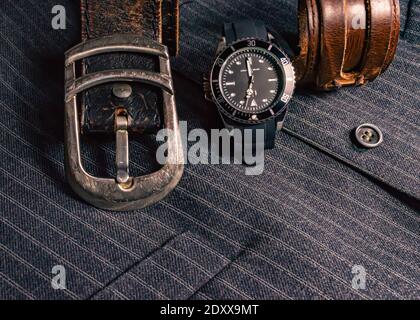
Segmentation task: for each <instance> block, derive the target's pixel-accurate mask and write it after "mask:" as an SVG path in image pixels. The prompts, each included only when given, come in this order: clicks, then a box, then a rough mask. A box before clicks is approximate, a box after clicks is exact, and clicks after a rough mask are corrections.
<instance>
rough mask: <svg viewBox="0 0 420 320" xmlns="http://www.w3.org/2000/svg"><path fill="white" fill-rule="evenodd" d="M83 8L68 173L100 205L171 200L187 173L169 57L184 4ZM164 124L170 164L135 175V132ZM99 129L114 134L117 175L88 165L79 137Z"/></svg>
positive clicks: (88, 4)
mask: <svg viewBox="0 0 420 320" xmlns="http://www.w3.org/2000/svg"><path fill="white" fill-rule="evenodd" d="M81 10H82V40H83V42H82V43H81V44H79V45H78V46H76V47H74V48H72V49H70V50H69V51H68V52H67V53H66V107H65V108H66V109H65V134H66V139H65V146H66V151H65V158H66V174H67V177H68V180H69V182H70V184H71V185H72V187H73V189H74V190H75V191H76V192H77V193H78V194H79V195H80V196H81V197H82V198H84V199H85V200H86V201H88V202H89V203H92V204H93V205H95V206H97V207H100V208H105V209H112V210H130V209H138V208H142V207H145V206H148V205H150V204H153V203H155V202H157V201H159V200H160V199H162V198H163V197H165V196H166V195H167V194H168V193H169V192H170V191H171V190H172V189H173V188H174V187H175V186H176V185H177V184H178V182H179V180H180V178H181V176H182V172H183V165H182V164H181V163H182V160H183V155H182V146H181V139H180V133H179V127H178V119H177V113H176V109H175V99H174V90H173V83H172V75H171V69H170V62H169V52H171V53H172V54H176V53H177V51H178V37H179V3H178V0H82V1H81ZM164 44H167V45H168V46H169V48H168V47H166V46H165V45H164ZM79 101H80V108H79V106H78V102H79ZM162 127H164V128H165V129H168V130H169V132H171V133H172V134H170V135H168V136H169V138H168V142H167V143H168V157H167V163H166V164H165V165H164V166H163V168H162V169H161V170H159V171H158V172H156V173H153V174H150V175H146V176H142V177H130V175H129V152H128V145H129V143H128V136H129V134H135V133H156V132H157V131H158V130H159V129H161V128H162ZM92 133H108V134H109V133H112V134H115V137H116V166H117V177H116V178H115V179H113V178H98V177H93V176H91V175H89V174H87V173H86V171H85V170H84V168H83V166H82V163H81V154H80V134H92Z"/></svg>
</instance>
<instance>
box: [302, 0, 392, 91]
mask: <svg viewBox="0 0 420 320" xmlns="http://www.w3.org/2000/svg"><path fill="white" fill-rule="evenodd" d="M399 17H400V6H399V1H398V0H299V41H300V44H299V49H300V52H299V55H298V56H297V57H296V59H295V60H294V65H295V68H296V74H297V82H298V84H299V86H305V87H312V88H316V89H319V90H332V89H337V88H341V87H343V86H358V85H364V84H366V83H367V82H369V81H373V80H374V79H375V78H376V77H378V76H379V75H380V74H382V73H383V72H384V71H385V70H386V69H387V68H388V66H389V65H390V63H391V62H392V60H393V58H394V56H395V52H396V48H397V43H398V38H399V30H400V18H399Z"/></svg>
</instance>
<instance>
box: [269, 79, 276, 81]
mask: <svg viewBox="0 0 420 320" xmlns="http://www.w3.org/2000/svg"><path fill="white" fill-rule="evenodd" d="M276 81H277V79H268V82H276Z"/></svg>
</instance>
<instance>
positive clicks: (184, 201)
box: [0, 0, 420, 300]
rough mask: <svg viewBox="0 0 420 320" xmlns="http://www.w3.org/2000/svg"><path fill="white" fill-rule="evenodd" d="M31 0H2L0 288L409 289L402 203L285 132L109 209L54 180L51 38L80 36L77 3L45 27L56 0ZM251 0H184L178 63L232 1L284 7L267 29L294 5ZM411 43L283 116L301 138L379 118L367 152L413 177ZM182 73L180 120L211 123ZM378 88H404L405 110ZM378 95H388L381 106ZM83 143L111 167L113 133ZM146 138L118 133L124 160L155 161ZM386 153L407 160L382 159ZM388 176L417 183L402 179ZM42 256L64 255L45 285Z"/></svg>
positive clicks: (58, 91) (270, 295)
mask: <svg viewBox="0 0 420 320" xmlns="http://www.w3.org/2000/svg"><path fill="white" fill-rule="evenodd" d="M29 2H30V3H31V5H32V6H31V8H30V9H28V7H27V3H28V2H27V1H11V0H6V1H3V2H2V3H1V4H0V7H1V10H0V17H1V19H0V41H1V44H2V46H1V47H0V111H1V112H0V130H1V132H2V134H1V135H0V159H1V161H0V179H1V181H0V182H1V184H0V208H1V212H0V298H1V299H122V300H124V299H221V298H225V299H303V298H307V299H334V298H341V299H377V298H383V299H403V298H412V299H419V298H420V278H419V271H420V270H419V269H420V263H419V262H420V250H419V240H420V239H419V238H420V236H419V235H420V224H419V223H420V217H419V215H418V213H417V212H416V211H415V209H414V208H413V207H412V206H410V203H409V202H404V201H403V200H404V198H400V197H398V196H396V195H395V193H394V192H392V190H391V191H389V190H385V189H384V188H383V186H382V185H380V184H377V183H375V182H374V181H372V180H371V179H370V178H369V177H366V176H364V175H362V174H359V173H358V172H356V171H355V170H354V169H353V168H352V167H350V166H347V165H344V164H343V163H340V162H338V161H336V160H334V159H332V158H331V157H329V156H328V155H326V154H324V153H322V152H320V151H318V150H317V149H315V148H313V147H311V146H310V145H308V144H307V143H305V142H303V141H301V140H299V139H297V138H296V137H293V136H291V135H289V134H287V133H285V132H282V133H279V134H278V135H279V136H278V139H277V142H276V149H275V150H273V151H270V152H269V153H268V154H267V160H266V164H265V165H266V168H265V172H264V174H263V175H262V176H258V177H246V176H245V175H244V168H243V167H241V166H202V165H200V166H187V167H186V171H185V176H184V178H183V180H182V182H181V184H180V185H179V187H178V188H177V189H176V190H175V191H174V192H173V193H172V194H171V195H170V196H169V197H168V198H167V199H165V200H164V201H162V202H161V203H159V204H157V205H155V206H153V207H150V208H146V209H143V210H139V211H136V212H131V213H123V214H115V213H111V212H107V211H104V210H99V209H95V208H92V207H90V206H88V205H86V204H85V203H83V202H81V201H80V200H79V199H78V198H76V196H75V195H74V194H73V192H72V191H71V190H70V188H69V187H68V185H67V183H66V182H65V179H64V166H63V159H62V154H63V145H62V100H63V98H62V95H63V92H62V86H61V83H62V81H63V80H62V70H63V69H62V62H63V61H62V60H63V53H64V50H66V49H68V48H69V47H71V46H72V45H73V44H75V43H77V42H78V37H79V30H78V17H77V12H78V6H77V3H75V2H74V1H65V4H66V8H67V13H68V17H69V20H68V30H67V31H60V32H58V31H53V30H51V29H50V27H49V26H50V14H49V12H50V9H51V7H52V6H53V5H55V3H54V2H53V1H49V0H46V1H43V2H41V3H38V2H35V1H34V0H30V1H29ZM255 3H256V1H236V0H235V1H229V3H227V2H226V1H218V0H217V1H193V2H191V3H189V4H185V5H184V6H183V7H182V8H183V9H182V14H183V23H184V31H183V32H184V34H183V45H184V48H183V53H182V55H181V57H180V58H179V59H178V60H177V61H176V63H175V64H176V69H177V70H178V71H180V72H182V73H183V75H184V76H187V77H189V78H191V79H193V80H197V79H198V78H199V77H200V72H201V71H203V70H204V68H205V67H207V66H206V63H207V60H206V59H210V58H211V56H212V54H213V49H214V42H213V41H212V40H211V41H212V42H211V43H210V42H207V41H204V40H203V38H205V39H207V36H209V39H212V38H216V35H217V33H218V30H219V25H220V24H219V21H218V20H220V19H225V16H223V17H221V13H220V12H222V15H225V14H226V15H227V16H228V15H230V14H233V12H235V11H236V10H238V9H241V10H243V11H240V14H242V13H243V14H244V15H246V14H247V13H248V14H249V12H254V13H255V14H256V15H257V16H262V15H266V16H267V17H268V19H269V20H270V21H272V22H273V21H274V20H276V21H277V19H276V17H278V16H284V17H285V19H284V25H283V23H281V22H279V21H277V22H276V23H277V24H278V25H277V26H278V28H280V27H281V26H282V25H283V27H284V28H285V29H286V30H288V31H290V32H294V31H295V30H294V18H293V17H292V16H291V15H290V14H287V15H286V14H285V12H290V10H291V8H292V7H293V6H292V5H290V4H289V3H293V2H292V1H289V2H286V1H284V2H282V3H283V5H281V6H276V8H274V9H273V8H272V6H271V2H261V1H258V3H259V6H258V8H257V7H256V6H255ZM403 5H404V2H403ZM204 8H206V11H204ZM221 8H223V10H222V9H221ZM219 9H220V10H219ZM288 10H289V11H288ZM407 10H408V7H407ZM267 12H268V13H267ZM192 26H194V27H195V28H196V29H195V31H194V33H191V34H190V33H189V32H190V31H189V30H192ZM11 30H12V31H11ZM197 30H198V31H197ZM29 33H30V34H31V37H28V36H27V34H29ZM194 34H201V35H203V36H202V37H200V38H199V37H197V36H195V35H194ZM416 55H417V49H416V48H415V46H413V45H409V44H407V43H405V42H402V45H401V46H400V49H399V53H398V57H397V60H396V61H395V63H394V64H393V65H392V66H391V70H390V71H388V73H387V74H385V75H384V76H383V78H382V79H381V80H380V82H379V81H378V84H377V86H376V84H372V86H370V87H368V88H367V89H364V90H360V91H359V90H354V91H352V90H347V91H343V92H342V93H337V94H331V95H298V97H297V99H296V101H295V102H294V105H293V108H294V111H293V112H292V114H291V120H290V121H291V122H290V125H289V128H292V129H296V128H297V129H302V130H304V129H306V128H307V127H311V126H319V127H320V130H313V131H314V132H315V133H316V134H315V133H313V136H310V138H311V141H317V139H321V142H322V141H324V139H326V138H325V136H324V134H325V133H324V132H323V131H325V127H323V125H324V124H325V123H326V122H332V121H334V123H335V125H336V127H335V128H334V130H336V131H335V133H336V134H337V135H338V137H339V138H342V139H345V138H344V137H343V136H341V135H342V134H343V132H345V131H346V130H347V128H348V127H351V125H352V124H353V123H358V122H359V121H362V120H364V119H365V118H364V117H367V118H368V117H370V116H371V115H374V116H377V117H378V118H374V119H373V120H375V122H377V123H378V124H379V125H380V126H381V127H382V128H384V127H386V128H387V130H388V128H389V131H386V132H387V141H388V143H392V144H387V145H384V146H385V148H384V149H385V151H383V152H384V153H385V154H386V155H387V157H388V158H384V156H383V155H382V154H381V155H374V156H378V157H380V159H379V160H381V161H383V162H385V163H390V164H392V166H393V167H395V169H394V170H398V171H396V173H395V174H394V175H395V176H398V175H399V174H401V176H403V177H405V178H406V176H405V175H406V174H409V175H415V174H416V172H415V170H416V168H418V166H416V161H418V159H417V156H418V149H419V146H418V145H416V144H415V143H412V141H413V140H415V139H417V135H418V131H416V130H415V129H416V126H417V125H418V123H417V122H416V121H417V119H416V118H415V117H414V115H415V114H416V112H418V108H417V107H418V105H416V104H414V102H413V101H416V100H415V99H416V97H417V95H416V92H415V90H413V88H416V87H415V86H416V85H417V88H418V80H417V78H416V73H415V72H416V71H417V68H418V61H417V60H416ZM202 69H203V70H202ZM184 76H177V78H176V81H175V82H176V85H177V92H178V96H177V101H178V109H179V112H180V117H181V119H182V120H188V124H189V127H190V129H193V128H198V127H204V128H211V127H214V126H215V124H216V123H217V119H218V118H217V113H216V112H215V110H214V107H212V106H211V105H209V104H206V103H205V102H204V101H203V99H202V92H201V89H200V86H199V85H197V84H195V83H194V82H191V81H190V80H188V79H186V78H185V77H184ZM416 81H417V82H416ZM411 82H412V83H411ZM185 92H187V93H188V94H183V93H185ZM389 92H392V95H391V94H389ZM366 96H367V97H368V99H366V98H365V97H366ZM390 99H393V100H397V101H400V100H402V99H405V100H403V101H404V106H402V108H403V109H402V110H400V109H398V108H397V104H396V102H395V101H394V102H393V101H392V100H390ZM410 99H414V100H410ZM354 101H360V106H354ZM385 102H387V103H388V104H390V106H389V107H388V108H387V109H386V110H384V112H382V113H379V112H378V110H382V109H384V107H383V104H384V103H385ZM405 102H407V103H405ZM344 107H345V108H344ZM337 108H339V110H340V112H337ZM331 114H334V116H335V117H334V119H331ZM376 119H377V120H376ZM303 121H306V122H307V123H305V122H303ZM352 121H353V122H352ZM302 123H305V126H304V127H303V125H302ZM291 125H294V126H295V127H291ZM300 126H302V128H301V127H300ZM305 134H306V132H305ZM337 141H340V140H337ZM85 142H86V143H85V146H84V150H83V161H84V163H85V164H86V166H87V168H88V170H89V171H90V172H94V173H102V174H111V173H112V172H110V170H107V169H106V168H113V165H112V163H113V161H114V160H113V159H114V157H115V152H114V149H113V145H112V144H111V143H108V142H104V141H101V140H99V141H95V142H94V143H93V144H94V145H95V148H92V147H91V143H89V140H87V141H85ZM154 147H156V144H155V143H154V142H153V139H152V138H150V137H148V138H147V137H146V138H142V139H139V140H138V141H134V142H133V143H132V145H131V149H132V158H133V159H136V161H135V163H133V168H132V169H133V172H134V173H136V174H144V173H146V172H150V171H152V170H153V169H154V168H155V167H156V165H155V164H154V163H153V161H152V160H153V159H152V158H153V152H152V151H151V150H152V149H153V148H154ZM394 154H396V155H398V157H400V158H401V159H405V160H404V162H405V163H401V164H398V163H393V162H392V161H393V156H394ZM371 157H373V156H371ZM372 160H373V159H372ZM388 166H389V164H388ZM400 171H402V173H401V172H400ZM391 182H392V181H391ZM391 182H390V183H391ZM398 183H400V182H399V181H398ZM395 187H398V188H402V189H404V187H405V188H406V189H407V190H408V191H409V192H412V193H413V192H415V190H416V188H411V187H410V185H408V184H405V185H404V183H403V184H402V185H401V186H395ZM356 264H357V265H363V266H364V267H365V268H366V271H367V273H368V278H367V289H366V290H355V289H353V288H352V277H353V275H352V273H351V269H352V267H353V266H354V265H356ZM55 265H63V266H65V267H66V269H67V278H68V279H67V285H68V288H67V290H63V291H61V290H53V289H52V287H51V279H52V273H51V269H52V267H53V266H55Z"/></svg>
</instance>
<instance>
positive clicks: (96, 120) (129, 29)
mask: <svg viewBox="0 0 420 320" xmlns="http://www.w3.org/2000/svg"><path fill="white" fill-rule="evenodd" d="M178 2H179V1H178V0H82V1H81V10H82V40H83V41H88V40H91V39H96V38H100V37H103V36H109V35H115V34H131V35H137V36H139V37H142V38H145V39H150V40H154V41H158V42H160V43H163V44H164V45H166V46H167V47H168V49H169V52H170V53H171V54H172V55H175V54H176V53H177V52H178V38H179V3H178ZM105 69H142V70H146V71H158V69H159V61H158V59H157V58H156V57H150V56H147V55H144V56H141V57H140V58H139V55H134V54H130V53H124V54H121V53H112V54H107V55H101V56H99V57H93V58H87V59H85V60H84V61H83V70H82V74H89V73H93V72H98V71H101V70H105ZM130 85H131V87H132V95H131V96H130V97H129V98H128V99H121V97H117V96H115V95H114V94H113V86H114V84H107V85H103V86H100V87H97V88H93V89H91V90H88V91H87V92H86V93H85V94H84V95H83V100H82V112H81V128H82V133H85V134H86V133H113V132H114V124H115V117H114V115H115V111H116V109H121V110H124V112H126V114H127V115H128V119H129V122H128V131H129V132H131V133H155V132H156V131H157V130H159V129H160V128H161V126H162V120H161V119H162V111H161V106H162V101H161V99H162V97H161V93H160V90H159V89H158V88H156V87H153V86H149V85H144V84H130Z"/></svg>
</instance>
